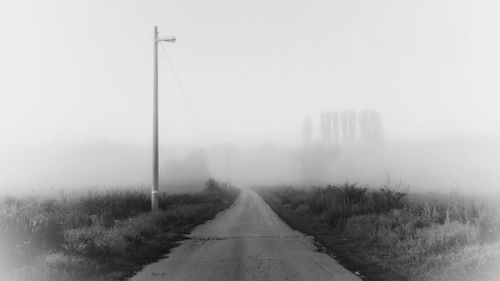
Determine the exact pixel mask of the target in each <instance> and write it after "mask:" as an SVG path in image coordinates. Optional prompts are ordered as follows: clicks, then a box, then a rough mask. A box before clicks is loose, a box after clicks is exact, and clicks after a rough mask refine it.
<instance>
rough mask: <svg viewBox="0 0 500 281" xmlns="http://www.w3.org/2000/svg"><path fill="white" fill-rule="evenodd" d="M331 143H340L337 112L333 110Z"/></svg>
mask: <svg viewBox="0 0 500 281" xmlns="http://www.w3.org/2000/svg"><path fill="white" fill-rule="evenodd" d="M332 130H333V143H334V144H335V145H340V128H339V113H338V112H337V111H335V113H334V114H333V115H332Z"/></svg>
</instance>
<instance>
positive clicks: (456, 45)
mask: <svg viewBox="0 0 500 281" xmlns="http://www.w3.org/2000/svg"><path fill="white" fill-rule="evenodd" d="M499 8H500V3H497V2H495V1H493V0H480V1H474V5H470V2H469V1H466V0H461V1H451V0H443V1H433V0H424V1H418V2H414V1H400V0H383V1H377V2H373V1H366V0H362V1H358V2H352V1H326V0H313V1H298V0H297V1H285V0H274V1H263V0H258V1H251V2H248V1H229V0H215V1H210V2H202V1H201V2H200V1H195V0H187V1H186V0H183V1H180V0H174V1H168V2H164V1H159V0H154V1H140V2H137V1H132V0H126V1H118V0H114V1H97V0H90V1H71V2H68V1H63V0H49V1H44V2H40V1H35V0H23V1H3V2H2V3H0V32H1V33H2V39H1V40H2V44H0V60H1V61H2V64H1V65H0V76H1V77H2V78H3V80H2V83H0V134H1V135H0V153H1V155H0V158H1V159H0V169H1V170H0V189H1V190H2V191H8V190H10V189H12V187H11V186H21V185H23V186H29V185H33V188H41V186H44V187H46V186H53V185H64V184H71V183H73V182H74V183H79V184H81V185H86V184H87V185H99V184H103V185H109V184H120V183H124V184H136V183H137V184H148V181H149V177H150V173H149V170H150V164H151V163H150V162H151V161H150V157H151V153H150V151H149V149H150V144H151V138H152V132H151V129H152V92H153V84H152V82H153V77H152V74H153V73H152V72H153V71H152V62H153V26H155V25H157V26H158V28H159V31H160V34H161V35H162V36H176V37H177V42H176V43H175V44H166V45H165V48H166V50H167V52H168V54H169V57H170V59H171V60H172V63H173V66H174V68H175V70H176V73H177V74H178V76H179V79H180V81H181V83H182V85H183V87H184V90H185V92H186V94H187V98H188V99H189V103H188V102H186V97H184V96H183V93H182V91H180V89H179V87H178V86H177V84H176V80H175V78H174V75H173V72H172V70H171V69H170V68H169V65H168V63H167V60H166V58H165V56H164V54H163V53H162V50H161V48H160V53H159V73H160V76H159V84H160V117H159V119H160V143H161V146H162V147H169V148H172V147H177V148H178V150H179V151H182V153H181V152H178V154H179V155H177V156H176V157H177V158H179V159H183V157H184V156H183V155H182V154H183V153H184V154H186V153H188V151H189V149H188V148H196V147H204V148H206V149H207V151H210V150H211V149H213V147H216V146H217V145H220V144H231V145H234V146H236V147H241V148H242V149H243V148H245V149H246V150H244V151H246V152H245V153H249V154H251V153H250V152H251V151H253V150H254V149H255V147H260V146H263V145H264V146H265V145H266V144H271V146H272V145H275V146H277V149H276V150H272V151H273V153H276V154H275V157H276V158H275V159H274V160H275V161H274V160H273V161H268V162H269V163H266V164H268V165H270V166H269V167H268V168H266V169H264V168H262V167H259V166H258V165H254V164H252V163H254V162H258V160H259V159H254V158H252V157H250V156H251V155H250V156H248V155H246V154H245V153H243V152H241V155H240V156H241V159H240V162H238V165H239V167H233V169H234V173H235V174H234V175H233V177H235V178H234V181H235V182H239V183H242V184H251V183H261V182H262V183H264V182H266V180H264V179H267V182H269V183H270V184H272V183H277V182H279V181H282V182H290V181H292V179H293V178H294V177H297V171H294V170H293V165H292V164H291V167H292V168H290V167H288V166H286V165H287V163H288V162H286V161H287V160H286V159H287V157H290V158H291V159H292V160H290V161H296V160H293V159H294V158H293V157H295V156H293V155H294V153H296V151H295V152H293V151H291V152H290V151H288V152H286V151H285V150H286V149H288V148H289V147H300V143H301V141H300V126H301V124H302V122H303V120H304V118H306V117H307V116H311V117H312V118H313V121H314V124H315V127H314V136H315V138H316V137H317V136H318V134H319V131H318V121H319V118H318V117H319V114H320V113H321V112H324V111H326V110H338V111H343V110H355V111H361V110H364V109H370V110H376V111H378V112H380V114H381V116H382V121H383V134H384V142H385V144H386V146H387V147H386V148H387V151H390V153H389V152H387V154H386V155H385V156H384V157H386V158H387V159H386V160H383V161H388V162H387V163H386V164H384V165H386V166H387V167H389V166H390V167H394V169H395V170H397V171H398V172H397V173H400V175H401V177H403V178H399V180H402V181H403V182H408V183H409V184H410V185H411V184H412V183H413V184H415V183H416V182H420V181H421V180H422V183H421V184H424V182H425V184H426V185H428V184H429V183H427V182H430V181H432V180H436V181H439V182H441V181H442V182H449V183H452V182H454V181H455V177H457V178H460V177H459V176H461V175H460V174H462V175H463V174H464V173H465V175H466V176H467V179H465V178H464V179H463V180H464V182H467V184H466V186H468V187H467V189H468V190H473V188H472V187H469V185H470V184H471V183H473V182H474V178H475V177H476V178H479V179H478V181H477V182H478V184H480V185H481V187H477V188H478V189H484V190H488V192H490V191H491V192H493V191H494V190H496V189H495V188H494V185H495V182H496V180H497V179H498V180H500V179H499V178H498V177H497V176H496V175H494V170H495V169H494V168H495V166H492V165H496V164H497V163H499V162H498V158H497V157H498V155H499V154H498V151H499V150H500V149H499V148H500V142H496V144H495V141H493V143H492V144H488V150H487V149H483V150H481V152H478V151H479V150H477V149H479V148H481V146H482V144H481V142H480V141H477V142H476V141H475V144H474V146H473V147H468V146H467V145H463V146H456V147H455V148H454V149H456V151H455V152H451V150H450V151H448V152H447V153H448V154H446V155H447V156H446V157H449V159H447V160H448V161H443V162H440V163H441V164H442V165H445V166H447V169H443V170H440V169H441V168H442V167H441V166H438V165H435V166H433V165H430V166H433V169H434V170H433V171H435V173H436V174H434V175H432V176H429V174H432V173H431V172H432V171H427V170H426V169H427V168H426V167H425V161H429V163H431V164H432V163H433V162H436V161H434V159H429V158H427V157H428V155H432V154H433V153H432V152H433V151H432V149H430V148H429V149H428V148H425V149H423V148H422V149H423V151H424V152H425V153H424V154H423V156H425V157H423V158H422V159H419V158H418V156H419V155H417V154H414V153H413V154H412V153H410V151H411V150H413V149H414V148H412V147H411V146H406V147H405V148H404V149H403V148H400V147H398V146H397V145H394V146H391V144H397V143H402V142H405V143H411V142H416V143H429V142H432V140H436V139H437V140H440V139H446V138H451V139H455V140H457V141H459V142H462V141H461V139H464V138H465V139H467V138H469V136H470V137H472V138H474V139H479V140H480V139H489V138H491V139H493V140H498V139H499V138H500V111H499V110H498V108H500V94H499V93H500V83H499V82H498V79H497V77H500V55H499V54H498V52H497V51H496V50H498V49H500V35H499V34H500V33H498V27H500V18H499V17H497V13H496V11H498V10H499ZM193 112H194V114H195V115H196V117H194V116H193ZM197 119H198V120H199V122H200V123H201V127H202V128H203V129H201V128H200V124H198V123H197ZM203 131H205V133H206V135H205V133H204V132H203ZM489 142H491V141H489ZM103 143H104V147H107V148H106V149H103V150H102V151H101V152H102V155H98V154H99V150H98V149H97V148H98V147H100V145H99V144H103ZM89 144H90V145H89ZM92 144H94V146H92ZM115 145H116V147H114V146H115ZM423 145H424V146H425V145H426V144H423ZM440 145H441V144H439V145H438V144H436V147H435V149H436V154H439V155H440V153H441V150H443V149H444V148H445V147H446V146H445V145H443V146H442V147H443V148H441V146H440ZM417 146H418V145H417ZM476 146H479V148H478V147H476ZM82 147H95V148H96V149H97V151H86V150H83V151H80V149H81V148H82ZM468 148H470V150H468ZM120 149H122V150H120ZM280 149H281V150H282V151H281V152H279V151H280ZM397 149H401V151H404V153H402V154H405V153H407V155H408V157H415V159H413V160H412V159H410V158H408V159H406V160H404V159H399V160H398V161H401V162H396V160H395V159H397V157H396V156H397V154H398V153H396V152H394V151H396V150H397ZM167 150H168V149H167ZM75 151H76V152H75ZM170 151H171V152H172V153H173V152H175V151H177V149H170ZM276 151H278V152H276ZM461 151H463V152H464V153H463V155H466V156H467V157H469V158H473V161H468V160H467V159H468V158H463V157H462V155H461V156H460V157H458V156H457V157H458V158H455V157H454V156H455V155H456V154H461ZM94 154H96V155H94ZM170 154H171V153H170ZM399 154H401V153H400V152H399ZM89 155H94V156H92V157H94V158H92V157H90V156H89ZM273 155H274V154H273ZM405 155H406V154H405ZM442 155H445V154H442ZM265 156H266V155H265V153H263V157H265ZM120 157H124V158H126V159H127V161H129V162H124V161H119V160H120ZM169 157H170V155H166V154H162V155H161V158H160V162H162V163H165V162H168V161H174V160H175V159H174V158H175V157H173V158H169ZM210 157H212V158H213V157H215V156H214V155H212V156H208V158H209V161H212V162H211V165H212V166H213V167H211V169H212V172H213V175H214V176H216V177H228V176H227V175H226V174H227V172H224V170H225V168H222V167H223V166H224V165H226V164H221V163H219V162H220V161H222V160H220V159H215V160H214V159H210ZM218 157H219V158H220V157H222V156H218ZM353 157H354V156H353ZM356 157H358V156H356ZM464 157H465V156H464ZM179 159H177V160H178V161H181V162H182V161H183V160H179ZM245 159H246V160H245ZM339 159H341V158H339ZM356 159H357V158H356ZM481 159H483V160H481ZM177 160H175V161H177ZM260 160H262V159H260ZM364 160H366V161H364ZM439 160H441V159H439ZM245 161H247V162H245ZM352 161H354V160H352ZM370 161H372V160H369V159H364V158H362V157H359V159H357V160H356V161H354V162H356V163H359V165H360V166H363V165H364V166H365V167H364V170H363V172H362V171H360V174H358V175H356V174H352V173H351V172H350V171H347V170H345V169H347V168H345V167H347V166H349V165H347V166H345V167H338V168H339V169H337V174H335V175H334V176H336V177H337V179H338V180H340V179H344V178H346V177H348V176H349V177H352V178H354V179H353V181H356V177H359V178H361V179H364V181H365V182H366V184H370V183H371V182H370V181H371V179H377V182H379V181H380V180H379V178H380V175H382V176H383V174H384V173H383V172H381V171H379V170H381V169H384V167H382V166H383V165H382V164H381V163H382V162H376V161H372V162H373V165H374V166H369V165H368V164H366V163H367V162H370ZM381 161H382V160H381ZM405 161H406V162H405ZM188 162H189V161H188ZM263 162H265V161H263ZM347 162H349V161H347ZM347 162H345V163H347ZM456 162H459V163H462V162H465V163H467V162H469V163H468V165H469V166H466V165H465V164H464V165H462V166H460V165H459V166H460V167H459V168H457V170H456V171H455V172H453V171H454V170H453V169H454V167H455V163H456ZM349 163H350V162H349ZM384 163H385V162H384ZM412 163H414V164H415V165H416V166H415V167H416V168H418V169H419V170H425V171H426V173H424V174H421V175H420V176H419V174H418V173H416V172H415V173H412V172H410V170H411V167H410V168H408V167H407V166H411V165H412ZM337 164H338V163H337ZM337 164H336V165H337ZM417 164H418V165H417ZM179 165H181V166H182V165H187V166H189V165H188V164H186V163H183V162H182V163H181V164H179ZM272 165H279V166H280V167H279V168H278V167H274V166H272ZM377 165H382V166H380V167H378V168H377V169H376V170H377V171H376V172H375V168H374V167H375V166H377ZM263 167H267V166H265V165H264V166H263ZM401 167H405V168H404V169H402V168H401ZM372 168H373V169H372ZM400 168H401V169H400ZM273 169H275V170H273ZM287 169H288V170H287ZM332 169H333V168H332ZM343 169H344V170H343ZM349 169H350V168H349ZM391 169H392V168H391ZM398 169H399V170H398ZM76 170H81V172H78V171H76ZM226 170H227V169H226ZM445 170H446V171H445ZM257 171H258V172H257ZM340 171H344V173H345V174H341V172H340ZM467 171H470V172H467ZM273 172H275V173H273ZM362 173H365V174H363V175H362ZM490 173H493V174H490ZM375 174H376V175H375ZM236 175H238V176H236ZM332 177H333V175H332ZM396 177H398V176H396ZM436 185H440V186H441V185H444V184H442V183H438V182H436ZM486 185H487V187H486ZM430 188H432V187H430Z"/></svg>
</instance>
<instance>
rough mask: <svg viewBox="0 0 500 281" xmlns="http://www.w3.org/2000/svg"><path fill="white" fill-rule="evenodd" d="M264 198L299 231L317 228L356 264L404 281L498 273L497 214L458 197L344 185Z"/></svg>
mask: <svg viewBox="0 0 500 281" xmlns="http://www.w3.org/2000/svg"><path fill="white" fill-rule="evenodd" d="M268 192H270V193H272V195H273V196H274V198H278V200H279V205H280V206H281V207H279V208H282V209H283V210H284V211H282V212H281V213H286V212H288V213H289V214H290V213H292V214H295V216H296V217H297V218H300V219H301V220H306V221H304V222H300V223H298V224H299V225H304V224H305V225H307V224H314V223H317V221H318V220H319V221H320V222H322V223H324V224H325V225H326V228H329V229H332V233H333V234H331V235H336V236H338V237H336V239H338V240H342V241H346V244H348V245H350V246H349V247H351V250H353V249H352V247H358V248H360V249H362V250H360V251H359V252H358V253H361V255H362V256H361V257H359V258H362V259H366V260H368V261H369V262H373V263H376V264H378V265H381V266H382V267H385V268H391V270H394V269H395V271H396V272H398V273H399V274H401V275H402V276H406V277H408V278H409V279H410V280H479V279H480V278H486V279H487V275H488V272H491V271H492V270H494V269H495V268H497V267H498V266H499V265H500V242H499V236H500V221H499V216H498V213H497V211H496V210H495V208H494V207H493V206H486V205H479V204H477V203H475V202H473V201H472V200H469V199H467V198H465V197H464V196H463V195H462V194H461V193H460V192H459V191H458V190H454V191H453V192H451V193H450V194H449V195H442V196H439V198H436V197H434V198H431V197H426V196H422V195H411V196H408V195H406V194H405V193H403V192H400V191H397V190H396V191H395V190H393V189H391V188H389V187H385V188H383V189H378V190H374V189H368V188H366V187H359V186H357V185H355V184H348V183H346V184H345V185H343V186H327V187H323V188H311V189H296V188H291V187H282V188H278V189H274V190H269V191H268ZM264 197H266V196H265V195H264ZM267 197H268V198H269V196H267ZM279 205H278V206H279ZM287 210H288V211H287ZM290 217H292V215H288V217H287V219H290ZM308 218H309V219H308ZM292 220H293V217H292ZM316 228H317V229H321V227H316ZM309 229H313V228H312V227H310V228H309ZM321 231H325V229H322V230H321ZM311 234H314V233H311Z"/></svg>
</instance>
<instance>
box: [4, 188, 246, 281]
mask: <svg viewBox="0 0 500 281" xmlns="http://www.w3.org/2000/svg"><path fill="white" fill-rule="evenodd" d="M237 194H238V192H237V190H236V189H234V188H230V189H225V188H222V187H220V186H219V184H218V183H217V182H215V181H209V182H207V186H206V188H205V189H204V190H203V191H201V192H198V193H190V194H172V195H165V194H163V195H162V196H161V197H160V208H161V211H159V212H156V213H150V212H149V209H150V198H149V196H148V193H147V192H143V191H130V190H125V191H123V190H121V191H120V190H109V191H106V192H102V193H88V194H87V195H85V196H80V197H74V198H68V197H64V196H63V197H61V198H57V199H55V198H53V199H44V200H38V199H36V198H24V199H14V198H4V199H3V201H1V203H0V210H1V213H0V246H1V247H2V251H1V252H0V266H1V267H2V268H0V269H1V270H0V272H1V273H5V272H10V273H9V274H8V277H7V275H6V276H3V277H2V276H0V277H2V278H9V279H12V280H99V278H100V277H102V276H107V277H106V279H104V280H115V279H116V278H118V279H120V278H121V277H119V276H122V277H123V275H124V274H128V273H130V272H129V271H130V269H133V268H135V267H137V265H140V264H142V263H145V262H147V261H150V260H151V259H154V258H159V257H160V256H161V255H162V254H164V253H165V252H166V251H167V250H168V248H170V247H171V246H173V245H174V243H173V241H175V240H178V238H179V235H180V234H182V233H184V232H186V231H188V230H189V229H190V228H192V227H193V226H194V225H196V224H199V223H201V222H204V221H206V220H207V219H210V218H211V217H213V216H214V215H215V214H216V213H217V212H219V211H221V210H223V209H225V208H227V207H228V206H229V205H230V204H232V202H233V201H234V199H235V198H236V196H237ZM160 236H161V237H160ZM155 239H156V240H161V241H159V244H158V245H160V247H156V248H155V247H149V246H148V245H149V244H150V243H151V241H154V240H155ZM162 245H163V246H162ZM150 246H151V245H150ZM124 268H125V270H123V269H124ZM126 268H128V269H126ZM113 272H119V274H118V275H119V276H118V277H116V276H114V277H113V276H109V274H112V273H113ZM124 272H125V273H124ZM0 279H1V278H0ZM2 280H3V279H2Z"/></svg>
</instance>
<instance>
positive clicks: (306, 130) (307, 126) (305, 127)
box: [301, 116, 313, 146]
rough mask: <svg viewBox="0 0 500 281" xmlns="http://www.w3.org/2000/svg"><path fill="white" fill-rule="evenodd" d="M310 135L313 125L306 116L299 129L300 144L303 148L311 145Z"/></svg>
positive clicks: (309, 117)
mask: <svg viewBox="0 0 500 281" xmlns="http://www.w3.org/2000/svg"><path fill="white" fill-rule="evenodd" d="M312 134H313V123H312V119H311V116H308V117H306V118H305V119H304V122H302V128H301V135H302V144H303V145H304V146H308V145H311V143H312Z"/></svg>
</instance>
